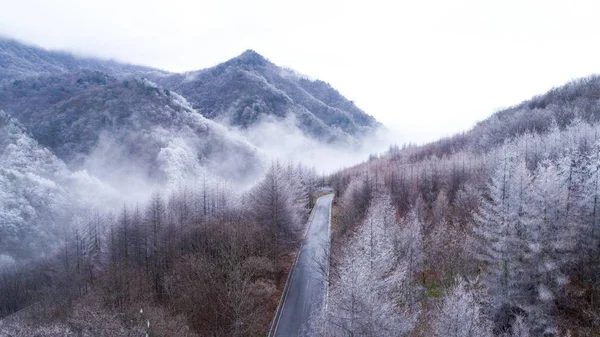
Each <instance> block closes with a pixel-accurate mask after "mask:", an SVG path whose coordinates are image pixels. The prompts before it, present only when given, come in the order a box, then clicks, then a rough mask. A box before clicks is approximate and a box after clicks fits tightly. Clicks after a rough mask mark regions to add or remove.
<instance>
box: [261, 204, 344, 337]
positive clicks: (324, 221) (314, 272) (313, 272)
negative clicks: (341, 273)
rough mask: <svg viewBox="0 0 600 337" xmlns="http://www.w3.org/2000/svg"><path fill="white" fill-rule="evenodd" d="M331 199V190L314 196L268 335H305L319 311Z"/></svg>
mask: <svg viewBox="0 0 600 337" xmlns="http://www.w3.org/2000/svg"><path fill="white" fill-rule="evenodd" d="M332 200H333V194H328V195H326V196H323V197H321V198H319V199H318V200H317V203H316V205H315V209H314V211H313V215H312V220H311V222H310V223H309V227H308V231H307V233H306V237H305V239H304V242H303V244H302V248H301V249H300V252H299V253H298V258H297V260H296V266H295V268H294V269H293V270H292V271H291V273H292V274H291V276H290V277H289V278H288V281H287V284H286V287H285V289H284V294H283V296H282V302H281V303H280V305H279V308H278V309H279V310H278V312H277V313H276V314H275V319H274V320H273V326H272V328H271V331H270V333H269V336H282V337H296V336H309V335H311V334H310V332H309V331H308V329H309V322H310V320H311V319H314V318H315V317H318V316H317V315H322V314H323V311H322V309H323V304H324V301H325V296H326V292H327V280H326V278H327V276H326V274H327V268H328V266H327V264H328V263H329V258H328V256H329V230H330V228H329V220H330V212H331V202H332ZM317 329H318V327H317Z"/></svg>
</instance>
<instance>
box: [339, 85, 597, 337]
mask: <svg viewBox="0 0 600 337" xmlns="http://www.w3.org/2000/svg"><path fill="white" fill-rule="evenodd" d="M599 92H600V85H599V81H598V77H597V76H593V77H590V78H586V79H582V80H578V81H574V82H572V83H568V84H566V85H565V86H563V87H559V88H556V89H553V90H551V91H550V92H548V93H546V94H544V95H541V96H537V97H534V98H532V99H531V100H529V101H525V102H523V103H521V104H518V105H516V106H514V107H511V108H509V109H505V110H502V111H499V112H497V113H495V114H494V115H492V116H491V117H490V118H488V119H486V120H485V121H482V122H480V123H478V124H477V125H476V126H475V127H474V128H473V129H472V130H469V131H467V132H465V133H462V134H459V135H456V136H454V137H450V138H446V139H442V140H440V141H437V142H433V143H430V144H426V145H423V146H404V147H402V148H400V147H397V146H393V147H391V148H390V150H389V151H388V152H387V153H386V154H385V155H383V156H381V157H379V158H377V157H373V158H372V159H371V160H369V161H368V162H365V163H362V164H360V165H357V166H354V167H351V168H348V169H345V170H342V171H340V172H338V173H336V174H334V175H332V176H330V178H329V183H330V184H331V185H332V186H334V187H335V189H336V191H337V192H338V194H339V199H338V202H337V207H336V209H335V210H334V217H333V220H332V222H333V226H334V228H335V230H334V232H333V234H332V257H331V263H332V265H333V266H334V267H332V268H333V271H332V273H331V274H332V275H334V276H333V279H331V280H330V282H331V286H330V294H332V295H331V298H330V304H329V307H328V310H329V314H328V318H327V319H328V323H327V324H328V330H329V331H332V333H333V334H334V335H335V334H336V333H342V332H343V331H351V333H352V334H358V335H372V334H373V335H378V336H388V335H389V336H393V335H396V334H395V331H405V332H407V333H408V332H409V333H410V334H411V335H413V334H414V335H419V336H420V335H423V336H440V337H441V336H455V337H459V336H510V337H517V336H569V335H571V336H592V335H593V334H594V332H595V331H597V330H598V327H599V326H600V323H599V322H600V320H599V319H598V318H599V317H600V310H599V309H598V308H599V307H598V305H597V299H598V298H599V297H600V278H599V277H598V275H600V263H599V261H600V235H599V233H600V231H598V224H599V219H600V218H599V216H598V214H599V212H598V209H599V208H598V207H599V204H598V200H600V199H599V198H598V196H599V195H600V181H599V179H598V177H600V169H599V168H600V143H599V141H598V134H599V132H600V126H599V124H598V116H599V115H598V110H597V107H598V106H600V95H598V93H599ZM392 278H393V279H392ZM397 284H401V286H400V287H397V286H395V285H397ZM399 298H400V299H401V300H400V302H398V299H399ZM372 317H401V318H402V319H400V320H397V321H394V320H388V319H386V320H383V321H380V320H373V319H372Z"/></svg>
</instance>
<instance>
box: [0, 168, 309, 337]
mask: <svg viewBox="0 0 600 337" xmlns="http://www.w3.org/2000/svg"><path fill="white" fill-rule="evenodd" d="M316 182H317V179H316V174H315V172H314V170H312V169H306V168H304V167H303V166H300V165H298V166H293V165H287V166H283V165H280V164H278V163H275V164H273V165H272V166H271V167H270V169H269V170H268V172H267V173H266V175H265V177H264V179H263V180H262V181H260V182H259V183H258V184H257V185H256V186H255V187H254V188H252V189H251V190H249V191H247V192H246V193H241V194H240V193H237V192H236V191H235V190H233V188H231V187H230V186H227V184H225V183H223V182H222V181H218V180H210V181H209V180H201V181H198V182H197V184H196V186H194V187H193V186H188V185H181V186H180V187H179V188H177V189H176V190H173V191H171V192H169V193H168V194H166V193H165V194H161V193H159V192H156V193H155V194H153V195H152V197H151V198H150V200H149V201H148V202H147V203H146V204H143V205H124V206H123V207H122V209H120V210H119V211H118V212H116V213H106V214H105V213H102V212H99V211H97V210H95V209H90V210H87V211H84V212H80V213H78V214H75V215H73V217H72V219H71V221H70V223H69V224H68V226H66V228H65V230H64V233H63V238H62V245H61V248H60V249H59V250H58V251H57V252H56V253H55V254H53V255H50V256H47V257H46V258H44V259H41V260H36V261H34V262H30V263H28V264H25V265H13V266H11V267H9V268H6V269H5V270H3V273H2V276H1V277H0V313H1V314H2V316H6V315H10V314H13V313H15V312H19V310H21V309H23V308H25V310H23V311H21V312H19V313H18V314H16V315H13V316H11V317H8V319H6V320H5V321H3V323H2V325H0V328H1V330H2V331H3V333H6V334H8V335H19V336H24V335H36V334H38V335H44V336H67V335H69V336H71V335H73V336H81V335H85V336H87V335H89V336H106V335H109V336H131V335H132V334H133V335H138V334H140V335H143V334H144V333H148V334H150V335H152V336H200V335H202V336H206V335H209V336H250V335H252V336H253V335H262V334H265V332H266V329H267V328H268V326H269V323H270V320H271V319H272V315H273V311H274V309H275V307H276V305H277V301H278V299H279V297H278V295H279V294H280V288H281V287H282V285H283V284H282V282H285V278H284V276H285V275H283V274H284V272H285V271H286V270H287V269H286V264H287V263H289V261H288V260H289V259H286V258H285V256H286V254H289V253H290V252H292V251H293V250H294V248H295V247H297V241H298V240H297V239H298V235H299V233H300V230H301V229H302V225H303V224H304V223H305V221H306V219H307V216H308V210H309V209H310V207H311V206H312V205H311V203H312V202H313V200H312V199H311V195H313V193H314V191H315V190H314V188H315V184H316Z"/></svg>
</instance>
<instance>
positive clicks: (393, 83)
mask: <svg viewBox="0 0 600 337" xmlns="http://www.w3.org/2000/svg"><path fill="white" fill-rule="evenodd" d="M0 8H1V10H0V35H4V36H8V37H13V38H16V39H19V40H22V41H25V42H29V43H33V44H37V45H40V46H42V47H46V48H50V49H63V50H68V51H72V52H76V53H79V54H83V55H88V56H98V57H102V58H114V59H117V60H121V61H127V62H132V63H137V64H144V65H149V66H154V67H158V68H163V69H166V70H171V71H185V70H194V69H201V68H205V67H209V66H213V65H215V64H218V63H220V62H223V61H225V60H227V59H229V58H231V57H234V56H236V55H238V54H240V53H241V52H242V51H244V50H246V49H254V50H256V51H257V52H259V53H260V54H262V55H263V56H265V57H267V58H268V59H270V60H271V61H273V62H274V63H276V64H278V65H281V66H286V67H290V68H293V69H295V70H297V71H299V72H301V73H304V74H306V75H309V76H310V77H313V78H318V79H322V80H324V81H327V82H329V83H330V84H331V85H333V86H334V87H335V88H337V89H338V90H339V91H340V92H341V93H342V94H343V95H344V96H346V97H347V98H349V99H351V100H353V101H354V102H355V103H356V104H357V105H358V106H359V107H361V108H362V109H363V110H365V111H366V112H367V113H369V114H371V115H373V116H375V117H376V118H377V119H378V120H380V121H381V122H383V123H384V124H385V125H387V126H388V127H389V128H392V129H396V130H399V131H400V132H401V133H400V134H401V135H402V137H401V139H399V140H398V142H400V143H402V142H408V141H412V142H424V141H428V140H434V139H437V138H439V137H441V136H446V135H451V134H454V133H456V132H460V131H463V130H466V129H468V128H470V127H471V126H472V125H473V124H474V123H475V122H476V121H479V120H482V119H485V118H486V117H487V116H489V115H490V114H491V113H493V112H494V111H496V110H497V109H499V108H501V107H506V106H510V105H514V104H517V103H519V102H521V101H523V100H525V99H528V98H530V97H531V96H533V95H536V94H541V93H544V92H545V91H546V90H548V89H550V88H552V87H553V86H558V85H561V84H563V83H565V82H567V81H569V80H571V79H574V78H577V77H582V76H587V75H590V74H593V73H599V72H600V43H599V42H600V38H599V37H598V35H597V34H598V32H599V29H598V24H597V16H598V13H600V2H597V1H591V0H590V1H573V0H571V1H568V2H567V1H554V0H550V1H549V0H536V1H527V0H503V1H478V0H466V1H463V0H453V1H447V0H424V1H414V0H411V1H387V0H386V1H378V0H370V1H364V0H362V1H349V0H335V1H325V0H303V1H294V2H291V1H282V0H273V1H267V0H252V1H249V0H238V1H233V0H218V1H212V0H211V1H206V0H199V1H184V0H168V1H157V0H101V1H99V0H94V1H88V0H52V1H48V0H19V1H15V0H0Z"/></svg>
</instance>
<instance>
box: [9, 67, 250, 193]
mask: <svg viewBox="0 0 600 337" xmlns="http://www.w3.org/2000/svg"><path fill="white" fill-rule="evenodd" d="M0 109H4V110H5V111H6V112H7V113H9V114H10V115H12V116H13V117H15V118H16V119H18V120H19V122H21V123H22V124H23V125H24V126H25V127H26V128H27V129H28V130H29V131H30V132H31V134H32V135H33V137H34V138H35V139H36V140H37V141H38V142H40V144H41V145H43V146H46V147H48V148H49V149H51V150H52V151H53V152H54V153H55V154H56V155H57V156H58V157H60V158H61V159H63V160H64V161H65V162H66V163H67V164H68V165H69V166H70V167H72V168H75V169H80V168H86V169H88V170H89V171H90V172H92V173H94V174H96V175H99V176H102V177H103V178H111V179H117V178H119V176H122V175H125V174H128V175H133V176H136V179H140V180H141V179H145V178H151V179H152V180H154V181H158V182H164V181H169V180H177V179H183V178H184V176H185V173H186V172H187V173H190V174H192V173H193V171H194V170H195V171H198V170H199V168H200V167H208V168H209V170H211V171H212V172H214V173H219V174H221V175H222V176H223V177H225V178H228V179H232V180H235V181H244V180H252V179H255V178H256V176H257V174H258V173H259V172H260V171H261V170H262V159H261V158H260V155H259V153H258V151H259V150H258V149H256V148H255V147H254V146H252V145H251V144H249V143H248V142H247V141H245V140H244V139H243V138H242V137H241V136H237V135H235V134H233V133H230V132H228V131H227V130H226V129H225V128H224V127H222V126H221V125H219V124H217V123H215V122H213V121H211V120H208V119H206V118H204V117H203V116H202V115H201V114H200V113H198V112H197V111H195V110H193V109H192V108H191V107H190V106H189V105H188V103H187V102H186V100H185V99H184V98H183V97H181V96H179V95H178V94H176V93H174V92H170V91H169V90H167V89H162V88H159V87H157V86H156V85H155V84H153V83H152V82H149V81H147V80H144V79H139V78H129V79H126V80H119V79H117V78H115V77H112V76H109V75H107V74H105V73H102V72H97V71H89V70H85V71H81V72H77V73H67V74H59V75H49V76H40V77H35V78H28V79H23V80H15V81H13V82H12V83H11V84H6V85H4V86H3V87H2V88H0ZM228 158H229V159H228ZM233 158H237V160H238V161H237V163H238V165H229V164H230V163H229V162H228V160H232V159H233ZM182 171H183V172H182Z"/></svg>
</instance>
